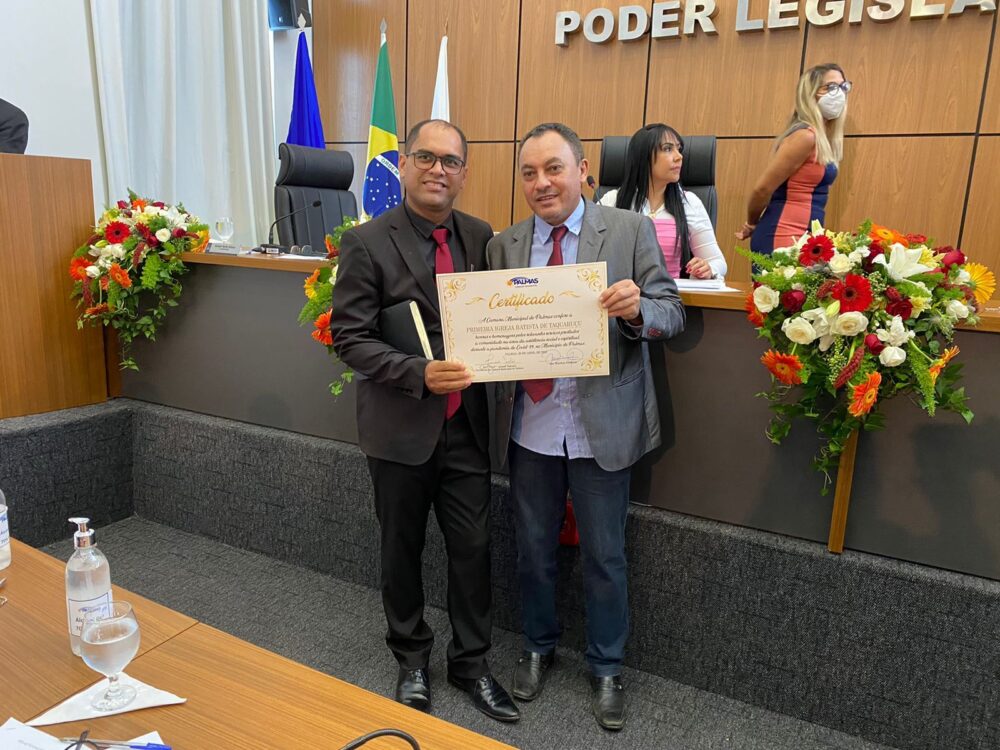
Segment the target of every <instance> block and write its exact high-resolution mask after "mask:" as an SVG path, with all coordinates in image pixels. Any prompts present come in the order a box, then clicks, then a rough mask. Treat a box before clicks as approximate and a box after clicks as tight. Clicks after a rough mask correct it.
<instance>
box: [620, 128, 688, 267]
mask: <svg viewBox="0 0 1000 750" xmlns="http://www.w3.org/2000/svg"><path fill="white" fill-rule="evenodd" d="M667 133H669V134H670V135H672V136H673V137H674V138H676V139H677V143H678V144H680V149H681V152H682V153H683V151H684V139H683V138H681V134H680V133H678V132H677V131H676V130H674V129H673V128H672V127H670V126H669V125H664V124H663V123H662V122H654V123H651V124H649V125H647V126H646V127H644V128H640V129H639V130H637V131H635V133H634V134H633V136H632V138H631V140H629V142H628V151H627V152H626V156H625V179H624V180H623V181H622V186H621V187H620V188H618V197H617V199H616V200H615V206H617V207H618V208H624V209H626V210H627V211H641V210H642V204H643V203H645V202H646V200H647V199H648V198H649V196H648V194H647V193H648V192H649V181H650V176H651V175H652V172H653V160H654V159H655V158H656V155H657V152H658V150H659V148H660V143H661V141H663V136H664V135H666V134H667ZM663 207H664V208H666V209H667V213H669V214H670V215H671V216H673V217H674V223H675V224H676V225H677V236H676V237H675V238H674V243H675V244H674V247H677V244H676V243H680V248H681V275H682V276H683V275H686V272H685V271H684V269H685V268H686V267H687V263H688V261H689V260H691V238H690V237H688V223H687V215H686V214H685V213H684V188H683V187H681V184H680V181H678V182H668V183H667V189H666V191H665V192H664V195H663Z"/></svg>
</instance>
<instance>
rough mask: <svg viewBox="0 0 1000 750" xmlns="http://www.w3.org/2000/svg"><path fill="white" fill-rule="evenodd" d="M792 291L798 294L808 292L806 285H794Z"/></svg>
mask: <svg viewBox="0 0 1000 750" xmlns="http://www.w3.org/2000/svg"><path fill="white" fill-rule="evenodd" d="M792 289H794V290H795V291H797V292H804V291H805V290H806V287H805V284H798V283H796V284H792Z"/></svg>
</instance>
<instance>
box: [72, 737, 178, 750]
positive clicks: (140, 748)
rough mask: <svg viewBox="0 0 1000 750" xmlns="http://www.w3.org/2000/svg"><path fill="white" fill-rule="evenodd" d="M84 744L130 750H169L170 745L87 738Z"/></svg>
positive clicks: (77, 738) (74, 738)
mask: <svg viewBox="0 0 1000 750" xmlns="http://www.w3.org/2000/svg"><path fill="white" fill-rule="evenodd" d="M79 739H80V738H79V737H63V738H62V739H60V740H59V741H60V742H76V741H77V740H79ZM84 742H85V743H88V742H89V743H90V744H91V745H97V746H99V747H102V748H110V747H127V748H131V750H171V748H170V745H161V744H160V743H158V742H128V741H122V742H115V741H114V740H92V739H90V738H89V737H88V738H87V739H86V740H84Z"/></svg>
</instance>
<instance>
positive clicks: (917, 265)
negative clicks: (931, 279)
mask: <svg viewBox="0 0 1000 750" xmlns="http://www.w3.org/2000/svg"><path fill="white" fill-rule="evenodd" d="M923 254H924V252H923V250H921V249H920V248H915V249H913V250H908V249H907V248H905V247H903V246H902V245H900V244H899V243H898V242H897V243H895V244H894V245H893V246H892V250H891V253H890V255H889V258H888V260H887V259H886V257H885V254H882V255H880V256H878V257H877V258H875V262H876V263H881V264H882V265H883V266H885V267H886V269H887V270H888V271H889V276H890V278H892V279H893V280H894V281H902V280H903V279H908V278H910V277H911V276H916V275H917V274H920V273H927V272H928V271H931V270H933V269H932V268H931V266H925V265H923V264H922V263H921V262H920V256H922V255H923Z"/></svg>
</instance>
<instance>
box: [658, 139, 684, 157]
mask: <svg viewBox="0 0 1000 750" xmlns="http://www.w3.org/2000/svg"><path fill="white" fill-rule="evenodd" d="M657 148H658V149H660V151H662V152H663V153H664V154H672V153H674V151H676V152H677V153H678V154H683V153H684V145H683V144H681V143H674V142H673V141H668V142H667V143H661V144H660V145H659V146H657Z"/></svg>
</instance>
